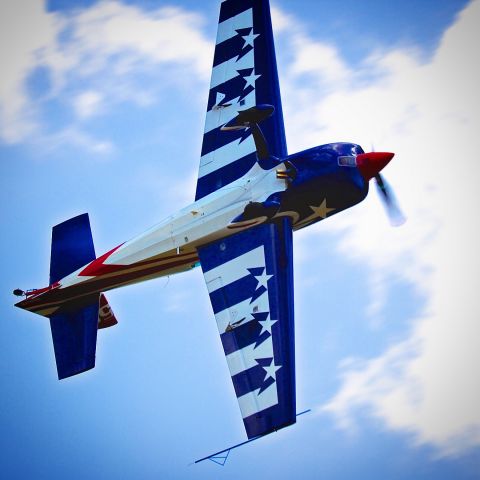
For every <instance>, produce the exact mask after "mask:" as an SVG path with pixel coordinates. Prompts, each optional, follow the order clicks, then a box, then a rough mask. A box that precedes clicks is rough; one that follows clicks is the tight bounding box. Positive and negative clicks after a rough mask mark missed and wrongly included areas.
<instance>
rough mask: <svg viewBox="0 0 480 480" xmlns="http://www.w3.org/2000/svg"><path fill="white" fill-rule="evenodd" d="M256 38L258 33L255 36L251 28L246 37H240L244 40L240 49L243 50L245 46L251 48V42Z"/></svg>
mask: <svg viewBox="0 0 480 480" xmlns="http://www.w3.org/2000/svg"><path fill="white" fill-rule="evenodd" d="M258 36H259V34H258V33H257V34H254V33H253V28H252V29H251V30H250V33H249V34H248V35H245V36H242V38H243V39H244V40H245V44H244V45H243V47H242V48H245V47H246V46H247V45H250V46H251V47H253V42H254V41H255V39H256V38H257V37H258Z"/></svg>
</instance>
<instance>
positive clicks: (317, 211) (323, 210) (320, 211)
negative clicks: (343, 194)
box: [309, 198, 335, 218]
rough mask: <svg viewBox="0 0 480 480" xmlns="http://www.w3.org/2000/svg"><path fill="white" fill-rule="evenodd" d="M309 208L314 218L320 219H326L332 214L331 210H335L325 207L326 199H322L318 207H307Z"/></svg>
mask: <svg viewBox="0 0 480 480" xmlns="http://www.w3.org/2000/svg"><path fill="white" fill-rule="evenodd" d="M309 207H310V208H311V209H312V211H313V213H314V215H315V217H321V218H327V215H328V214H329V213H330V212H333V210H335V209H334V208H328V207H327V199H326V198H324V199H323V202H322V203H321V204H320V205H319V206H318V207H314V206H312V205H309Z"/></svg>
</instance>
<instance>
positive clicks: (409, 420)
mask: <svg viewBox="0 0 480 480" xmlns="http://www.w3.org/2000/svg"><path fill="white" fill-rule="evenodd" d="M281 18H282V22H283V27H284V29H285V31H286V30H287V29H286V28H285V22H288V21H290V22H293V20H292V18H291V17H287V16H285V15H284V16H282V17H281ZM479 21H480V2H478V1H475V2H472V3H471V4H469V5H468V6H467V7H466V8H465V10H464V11H463V12H462V13H461V15H460V16H459V18H458V19H457V20H456V22H455V24H454V25H453V26H452V27H451V28H449V29H448V30H447V31H446V32H445V34H444V36H443V39H442V41H441V43H440V45H439V46H438V49H437V51H436V53H435V55H434V56H433V58H431V59H430V60H429V61H428V62H426V63H421V62H420V60H419V55H418V54H417V52H414V51H398V50H397V51H392V52H378V53H377V54H375V55H372V57H371V58H369V59H367V60H366V61H365V62H364V64H363V65H362V66H361V67H360V68H359V69H357V70H355V71H354V70H353V69H351V68H350V67H349V66H348V64H347V63H346V62H345V61H344V60H343V59H342V58H341V56H340V55H339V53H338V52H337V51H335V49H333V48H332V47H331V46H324V45H321V44H319V43H317V42H315V41H314V40H312V39H310V38H307V37H306V35H305V33H301V31H300V29H299V25H298V24H292V31H293V35H294V36H295V37H296V38H294V41H293V45H295V46H296V48H297V52H296V53H292V54H293V55H294V60H293V66H294V68H288V67H287V68H285V73H286V77H287V78H286V81H284V82H282V87H283V88H282V90H283V92H284V109H285V118H286V121H287V133H288V134H289V147H290V150H291V151H297V150H301V149H303V148H308V147H310V146H312V145H317V144H319V143H325V142H326V141H342V140H351V141H354V142H358V143H360V144H362V145H363V146H364V147H365V148H366V149H370V145H371V143H372V142H374V143H375V147H376V149H377V150H389V151H394V152H396V157H395V158H394V160H393V161H392V163H391V164H390V165H389V166H388V167H387V168H386V171H385V174H386V176H387V177H388V178H389V180H390V181H391V183H393V184H394V185H395V189H396V193H397V196H398V197H399V198H400V201H401V205H402V207H403V209H404V210H405V212H406V213H407V216H408V222H407V224H406V225H405V226H403V227H402V228H400V229H391V228H390V227H389V226H388V224H387V222H386V220H385V218H384V214H383V212H382V211H381V206H380V203H379V201H378V198H376V195H375V192H373V194H372V195H371V196H369V198H368V199H367V200H366V201H365V202H364V204H362V205H361V206H359V207H358V208H355V209H353V210H351V211H348V212H345V213H342V214H341V215H339V216H338V217H335V219H334V220H332V221H330V225H329V227H328V230H330V231H331V230H332V229H334V231H335V232H336V235H339V242H338V244H339V249H340V251H341V252H342V254H343V255H345V257H346V258H350V259H351V260H353V261H356V262H364V261H366V262H368V265H369V267H370V268H371V272H372V275H371V280H370V281H371V284H372V288H373V291H374V292H375V295H376V297H375V298H372V305H371V313H372V314H373V315H377V316H378V315H380V313H381V312H382V311H383V314H384V315H385V308H384V307H385V302H386V298H385V297H383V298H382V295H386V293H388V289H384V290H385V293H383V294H382V289H381V288H380V289H379V288H378V286H379V285H382V284H385V285H386V284H387V283H388V278H392V276H394V277H397V278H401V279H403V280H405V281H408V282H411V283H412V284H413V285H415V286H416V288H417V289H418V292H419V293H420V294H421V295H423V296H424V297H425V299H426V301H425V306H424V308H423V311H421V312H420V313H419V314H418V316H417V318H415V319H412V329H411V331H410V332H409V333H408V336H407V338H406V339H405V340H404V341H403V342H401V343H398V344H396V345H393V346H392V347H391V348H388V349H387V350H386V351H385V352H384V353H383V354H382V355H380V356H378V357H377V358H371V359H365V360H358V359H357V360H355V359H350V360H349V361H348V362H347V363H346V364H345V365H344V366H343V367H342V386H341V388H340V390H339V391H338V393H337V394H336V395H335V396H334V398H332V399H331V401H330V402H329V403H328V405H326V406H325V407H324V408H325V409H326V410H327V411H330V412H333V413H335V414H336V415H337V418H338V419H339V420H340V422H341V423H342V424H343V425H349V424H351V422H352V421H353V419H354V416H355V412H356V408H358V407H366V408H367V409H368V410H369V411H370V412H371V413H372V414H373V415H375V416H377V417H379V418H381V419H382V420H383V421H384V422H385V424H386V425H387V426H388V427H389V428H393V429H396V430H401V431H407V432H410V433H411V434H412V436H413V437H414V438H415V441H416V442H418V443H429V444H433V445H435V446H437V447H438V451H439V452H440V453H441V454H458V453H461V452H462V451H464V449H466V448H470V447H478V446H480V409H479V408H478V405H480V376H479V375H478V371H477V369H478V365H480V349H479V348H478V339H479V338H480V322H479V321H478V318H477V317H478V312H480V299H479V297H478V295H477V289H478V285H479V280H478V278H477V276H478V275H477V272H478V271H480V256H479V254H478V245H480V220H479V216H478V214H477V212H476V209H477V206H478V205H479V204H480V197H479V193H478V185H477V183H478V177H479V174H480V168H479V166H478V164H479V160H478V159H477V158H476V136H477V135H478V132H479V131H480V99H479V98H480V97H479V96H478V93H477V90H478V85H479V84H480V65H479V63H480V61H479V57H478V55H474V54H472V53H469V52H472V51H473V49H474V45H478V44H480V32H479V31H478V28H477V25H478V22H479ZM317 55H320V56H321V57H322V59H323V60H322V62H318V60H317ZM324 62H329V63H324ZM330 64H332V65H333V66H334V67H335V68H334V69H333V70H334V72H335V74H334V75H332V74H330V73H329V74H326V71H327V70H328V68H326V66H327V65H330ZM306 73H308V76H309V77H308V81H305V74H306ZM372 73H373V74H372ZM320 95H323V98H319V96H320ZM322 231H325V228H324V229H322ZM314 234H316V235H318V232H317V233H314ZM310 261H311V259H310ZM375 287H376V288H375Z"/></svg>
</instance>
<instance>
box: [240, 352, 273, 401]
mask: <svg viewBox="0 0 480 480" xmlns="http://www.w3.org/2000/svg"><path fill="white" fill-rule="evenodd" d="M270 362H271V359H270V360H268V361H267V362H266V363H267V364H268V365H270ZM265 375H266V371H265V369H264V368H263V367H262V366H261V365H257V366H256V367H253V368H250V369H248V370H246V371H245V372H241V373H239V374H237V375H234V376H233V377H232V382H233V387H234V388H235V394H236V396H237V398H238V397H242V396H243V395H246V394H247V393H250V392H254V391H255V390H260V391H261V392H262V391H263V390H265V389H266V388H268V387H269V386H270V385H272V383H275V380H274V379H273V378H271V377H269V378H267V379H265Z"/></svg>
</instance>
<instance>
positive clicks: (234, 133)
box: [202, 127, 243, 157]
mask: <svg viewBox="0 0 480 480" xmlns="http://www.w3.org/2000/svg"><path fill="white" fill-rule="evenodd" d="M220 128H221V127H218V128H215V129H214V130H211V131H210V132H208V133H205V134H204V135H203V144H202V157H203V156H204V155H207V153H211V152H214V151H216V150H218V149H219V148H221V147H224V146H225V145H228V144H229V143H232V142H234V141H235V140H240V139H241V138H242V134H243V130H228V131H222V130H220Z"/></svg>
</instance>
